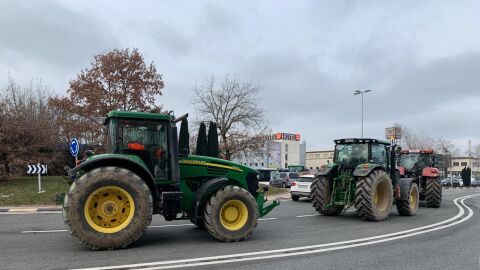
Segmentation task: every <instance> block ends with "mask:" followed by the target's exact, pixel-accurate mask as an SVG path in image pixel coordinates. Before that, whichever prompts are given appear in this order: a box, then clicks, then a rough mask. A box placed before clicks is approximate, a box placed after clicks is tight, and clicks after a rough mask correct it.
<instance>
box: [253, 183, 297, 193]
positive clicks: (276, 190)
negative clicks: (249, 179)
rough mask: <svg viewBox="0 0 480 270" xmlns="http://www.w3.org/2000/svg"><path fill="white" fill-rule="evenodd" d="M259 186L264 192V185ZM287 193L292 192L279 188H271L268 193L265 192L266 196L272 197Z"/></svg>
mask: <svg viewBox="0 0 480 270" xmlns="http://www.w3.org/2000/svg"><path fill="white" fill-rule="evenodd" d="M259 186H260V190H262V188H263V186H264V185H262V184H260V185H259ZM286 192H290V189H289V188H279V187H274V186H270V188H269V190H268V191H267V192H265V195H266V196H271V195H275V194H280V193H286Z"/></svg>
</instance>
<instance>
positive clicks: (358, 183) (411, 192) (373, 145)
mask: <svg viewBox="0 0 480 270" xmlns="http://www.w3.org/2000/svg"><path fill="white" fill-rule="evenodd" d="M334 142H335V152H334V160H333V162H332V163H329V164H328V165H327V166H324V167H322V168H321V169H320V170H319V172H318V173H317V175H316V176H315V179H314V181H313V183H312V192H311V197H312V202H313V207H314V208H315V209H316V210H317V211H318V212H319V213H320V214H323V215H324V216H334V215H339V214H340V213H342V212H343V211H346V210H347V209H348V208H349V207H351V206H354V207H355V209H356V210H357V213H358V215H359V216H360V217H361V218H363V219H364V220H368V221H383V220H385V219H387V218H388V216H389V214H390V210H391V208H392V205H393V203H394V202H395V204H396V206H397V210H398V212H399V214H400V215H404V216H412V215H415V213H416V211H417V209H418V204H419V191H418V186H417V184H416V183H415V182H414V181H412V179H410V178H400V172H399V170H398V169H397V168H396V166H395V165H396V157H397V154H398V153H399V151H400V148H399V147H396V146H394V145H391V144H390V143H389V142H387V141H382V140H376V139H363V138H361V139H360V138H352V139H338V140H335V141H334Z"/></svg>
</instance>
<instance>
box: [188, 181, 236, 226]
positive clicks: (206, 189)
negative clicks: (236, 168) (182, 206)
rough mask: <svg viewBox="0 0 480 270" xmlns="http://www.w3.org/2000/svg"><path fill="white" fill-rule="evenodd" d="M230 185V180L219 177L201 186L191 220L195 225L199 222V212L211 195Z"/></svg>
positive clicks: (193, 206) (194, 201) (196, 196)
mask: <svg viewBox="0 0 480 270" xmlns="http://www.w3.org/2000/svg"><path fill="white" fill-rule="evenodd" d="M229 183H230V182H229V180H228V178H226V177H218V178H213V179H210V180H208V181H207V182H205V183H204V184H203V185H201V186H200V188H199V189H198V190H197V193H196V194H195V198H194V200H193V202H192V216H191V217H190V219H191V220H192V222H193V223H195V222H197V218H198V213H199V212H200V211H199V210H201V209H202V207H203V206H204V205H205V203H206V202H207V200H208V198H210V195H212V193H214V192H215V191H217V190H219V189H221V188H222V187H224V186H227V185H228V184H229Z"/></svg>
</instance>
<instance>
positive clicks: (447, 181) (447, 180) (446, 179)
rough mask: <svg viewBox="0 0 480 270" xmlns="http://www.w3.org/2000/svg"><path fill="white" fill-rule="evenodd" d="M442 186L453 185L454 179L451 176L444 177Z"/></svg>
mask: <svg viewBox="0 0 480 270" xmlns="http://www.w3.org/2000/svg"><path fill="white" fill-rule="evenodd" d="M442 186H444V187H451V186H452V179H451V178H444V179H442Z"/></svg>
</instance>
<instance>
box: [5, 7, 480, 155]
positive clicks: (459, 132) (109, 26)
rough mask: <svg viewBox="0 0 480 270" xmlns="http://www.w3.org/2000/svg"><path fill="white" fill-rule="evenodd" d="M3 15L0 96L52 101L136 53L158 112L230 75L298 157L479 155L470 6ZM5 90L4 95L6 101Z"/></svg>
mask: <svg viewBox="0 0 480 270" xmlns="http://www.w3.org/2000/svg"><path fill="white" fill-rule="evenodd" d="M181 3H186V1H33V0H32V1H15V0H12V1H8V0H7V1H5V0H3V1H1V2H0V82H1V83H2V84H3V85H6V79H7V78H8V76H12V77H14V78H15V79H16V80H17V81H19V82H24V83H27V82H28V81H29V80H30V79H31V78H40V79H41V80H42V81H43V83H44V84H47V85H49V86H51V87H52V89H53V91H54V92H55V93H58V94H65V91H66V89H67V88H68V82H69V80H71V79H74V78H75V77H76V74H77V73H78V72H79V71H80V69H82V68H86V67H88V65H89V63H90V61H91V60H92V58H93V55H94V54H96V53H101V52H104V51H107V50H110V49H113V48H127V47H130V48H132V47H136V48H138V49H139V50H140V52H141V53H143V54H144V57H145V60H146V61H147V62H151V61H153V62H154V63H155V65H156V66H157V70H158V71H159V72H160V73H162V74H163V76H164V77H163V78H164V81H165V88H164V95H163V96H161V97H159V98H158V103H159V104H163V105H164V107H165V108H168V109H173V110H174V111H175V112H176V114H177V115H180V114H183V113H186V112H191V113H192V112H193V109H192V105H191V95H192V90H191V89H192V86H193V85H194V84H195V83H202V82H204V81H205V80H206V79H207V78H208V77H209V76H211V74H214V75H215V76H217V77H219V78H221V77H223V76H224V75H225V74H226V73H230V74H233V73H235V74H237V75H238V77H239V78H240V79H241V80H250V79H251V80H253V81H254V82H256V83H257V84H259V85H261V86H262V89H263V90H262V93H261V96H259V97H258V98H259V100H260V104H261V105H262V106H263V107H264V109H265V111H266V116H267V120H268V122H269V125H270V127H271V128H272V129H273V131H275V132H288V133H300V134H301V135H302V138H303V139H305V140H306V141H307V150H323V149H329V148H332V144H333V143H332V139H334V138H339V137H355V136H360V96H354V95H353V94H352V93H353V91H354V90H355V89H372V90H373V92H371V93H368V94H366V95H365V136H366V137H375V138H383V137H384V128H385V127H388V126H392V125H393V124H394V123H400V124H403V125H406V126H407V127H409V128H411V129H413V130H415V131H417V132H419V133H423V134H424V135H429V136H443V137H445V138H449V139H451V140H453V141H454V142H455V143H456V145H457V147H458V148H460V149H462V150H466V147H467V142H468V140H469V139H471V140H472V143H473V144H475V143H480V125H478V123H479V122H480V121H479V120H480V106H479V104H480V16H479V11H480V1H474V0H472V1H461V0H460V1H437V0H435V1H278V0H277V1H275V0H272V1H190V2H189V4H188V5H187V4H181ZM3 85H2V88H3Z"/></svg>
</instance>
